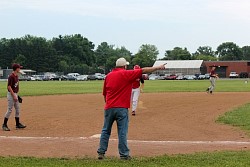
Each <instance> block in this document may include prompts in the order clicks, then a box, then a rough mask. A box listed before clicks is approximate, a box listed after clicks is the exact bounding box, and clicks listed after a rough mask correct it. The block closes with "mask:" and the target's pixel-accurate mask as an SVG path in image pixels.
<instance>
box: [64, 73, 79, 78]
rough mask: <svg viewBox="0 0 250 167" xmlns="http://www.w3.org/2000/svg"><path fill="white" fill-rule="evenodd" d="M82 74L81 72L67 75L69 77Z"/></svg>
mask: <svg viewBox="0 0 250 167" xmlns="http://www.w3.org/2000/svg"><path fill="white" fill-rule="evenodd" d="M79 75H80V74H79V73H68V74H67V76H68V77H75V78H76V77H78V76H79Z"/></svg>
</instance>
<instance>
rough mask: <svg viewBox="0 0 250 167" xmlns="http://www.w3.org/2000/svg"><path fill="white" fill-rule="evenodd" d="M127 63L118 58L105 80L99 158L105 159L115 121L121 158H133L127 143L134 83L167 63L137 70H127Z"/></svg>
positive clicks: (162, 67)
mask: <svg viewBox="0 0 250 167" xmlns="http://www.w3.org/2000/svg"><path fill="white" fill-rule="evenodd" d="M127 65H129V62H127V61H126V59H124V58H120V59H118V60H117V61H116V68H114V69H113V70H112V72H110V73H109V74H108V75H107V76H106V79H105V81H104V86H103V96H104V100H105V102H106V105H105V112H104V125H103V129H102V133H101V138H100V146H99V149H98V151H97V153H98V159H103V158H104V155H105V153H106V151H107V149H108V142H109V137H110V134H111V129H112V125H113V123H114V121H116V122H117V129H118V138H119V144H118V148H119V154H120V158H121V159H124V160H129V159H131V157H130V155H129V148H128V144H127V133H128V122H129V118H128V108H129V107H130V99H131V93H132V84H133V82H134V81H135V80H136V79H138V78H140V77H141V76H142V73H151V72H154V71H156V70H162V69H165V65H166V64H163V65H161V66H157V67H145V68H142V69H136V70H126V69H127Z"/></svg>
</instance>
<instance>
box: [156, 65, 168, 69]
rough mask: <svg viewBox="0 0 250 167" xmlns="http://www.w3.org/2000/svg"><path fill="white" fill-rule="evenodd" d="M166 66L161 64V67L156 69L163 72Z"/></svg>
mask: <svg viewBox="0 0 250 167" xmlns="http://www.w3.org/2000/svg"><path fill="white" fill-rule="evenodd" d="M166 65H167V63H165V64H162V65H160V66H158V67H157V69H158V70H165V69H166V67H165V66H166Z"/></svg>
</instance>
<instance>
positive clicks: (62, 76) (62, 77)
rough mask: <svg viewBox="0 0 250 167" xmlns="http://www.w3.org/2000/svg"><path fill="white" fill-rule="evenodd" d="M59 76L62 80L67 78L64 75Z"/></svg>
mask: <svg viewBox="0 0 250 167" xmlns="http://www.w3.org/2000/svg"><path fill="white" fill-rule="evenodd" d="M60 78H61V80H62V81H67V80H68V77H67V76H66V75H61V76H60Z"/></svg>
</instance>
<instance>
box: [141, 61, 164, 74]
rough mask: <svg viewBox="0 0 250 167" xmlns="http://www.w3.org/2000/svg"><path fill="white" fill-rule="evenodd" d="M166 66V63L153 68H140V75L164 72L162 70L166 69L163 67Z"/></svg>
mask: <svg viewBox="0 0 250 167" xmlns="http://www.w3.org/2000/svg"><path fill="white" fill-rule="evenodd" d="M166 64H167V63H165V64H162V65H160V66H155V67H144V68H142V73H152V72H154V71H157V70H164V69H166V67H165V65H166Z"/></svg>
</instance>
